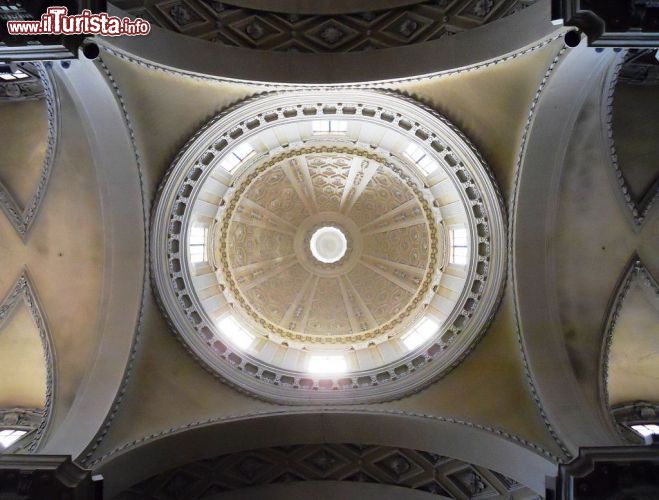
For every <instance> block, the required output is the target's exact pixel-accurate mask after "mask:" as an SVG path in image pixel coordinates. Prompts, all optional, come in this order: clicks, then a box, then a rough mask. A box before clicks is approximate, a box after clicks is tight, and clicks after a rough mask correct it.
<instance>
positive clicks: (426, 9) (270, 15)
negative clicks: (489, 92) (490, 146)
mask: <svg viewBox="0 0 659 500" xmlns="http://www.w3.org/2000/svg"><path fill="white" fill-rule="evenodd" d="M533 3H535V0H457V1H456V0H431V1H426V2H419V3H415V4H412V5H406V6H401V7H394V8H388V9H386V10H367V11H364V12H359V13H346V14H336V15H309V14H295V13H287V14H284V13H280V12H269V11H264V10H252V9H246V8H242V7H239V6H234V5H232V4H231V2H222V1H219V0H185V1H184V0H167V1H164V2H157V1H147V2H144V3H141V2H140V3H138V2H131V1H130V0H128V1H126V0H118V1H117V2H115V4H116V5H117V6H118V7H120V8H122V9H124V10H127V11H128V12H130V13H131V14H133V15H135V16H139V17H142V18H144V19H146V20H148V21H149V22H151V23H152V24H154V25H156V26H160V27H162V28H164V29H167V30H172V31H175V32H178V33H181V34H184V35H187V36H194V37H198V38H202V39H204V40H207V41H210V42H215V43H220V44H223V45H228V46H232V47H244V48H250V49H258V50H273V51H285V52H315V53H319V52H354V51H363V50H377V49H383V48H390V47H399V46H403V45H409V44H415V43H421V42H425V41H430V40H436V39H439V38H442V37H444V36H451V35H454V34H455V33H459V32H461V31H465V30H469V29H472V28H476V27H478V26H482V25H484V24H487V23H490V22H492V21H495V20H496V19H500V18H501V17H505V16H507V15H510V14H513V13H515V12H517V11H519V10H521V9H523V8H525V7H527V6H528V5H531V4H533Z"/></svg>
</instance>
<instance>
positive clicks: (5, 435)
mask: <svg viewBox="0 0 659 500" xmlns="http://www.w3.org/2000/svg"><path fill="white" fill-rule="evenodd" d="M25 434H27V431H22V430H19V429H3V430H0V449H2V450H6V449H7V448H9V447H10V446H11V445H12V444H14V443H15V442H16V441H18V440H19V439H20V438H22V437H23V436H24V435H25Z"/></svg>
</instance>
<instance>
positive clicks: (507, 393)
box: [84, 40, 562, 463]
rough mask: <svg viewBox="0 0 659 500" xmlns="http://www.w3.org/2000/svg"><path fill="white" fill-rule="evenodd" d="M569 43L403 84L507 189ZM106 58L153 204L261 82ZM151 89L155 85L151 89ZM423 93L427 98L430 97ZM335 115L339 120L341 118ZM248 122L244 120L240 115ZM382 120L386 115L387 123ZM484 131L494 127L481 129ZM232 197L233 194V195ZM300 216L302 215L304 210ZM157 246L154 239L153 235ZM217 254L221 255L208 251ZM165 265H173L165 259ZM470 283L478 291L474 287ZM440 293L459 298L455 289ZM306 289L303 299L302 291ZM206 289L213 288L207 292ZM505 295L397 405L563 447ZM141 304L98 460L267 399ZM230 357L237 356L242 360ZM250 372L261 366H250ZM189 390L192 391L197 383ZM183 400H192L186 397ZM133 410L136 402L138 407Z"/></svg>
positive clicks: (92, 450)
mask: <svg viewBox="0 0 659 500" xmlns="http://www.w3.org/2000/svg"><path fill="white" fill-rule="evenodd" d="M561 44H562V42H561V41H560V40H558V41H556V42H555V43H554V44H552V43H551V42H549V41H547V42H546V43H542V44H538V46H534V48H533V49H529V51H528V52H525V53H524V54H520V55H519V57H511V58H508V59H504V60H503V61H501V62H500V63H497V64H493V65H486V66H484V67H483V68H477V69H473V70H470V71H464V72H456V73H455V74H451V75H447V76H443V77H442V76H440V77H435V78H434V79H432V80H429V81H415V82H414V83H410V84H408V85H407V86H405V84H401V87H402V90H405V91H407V92H415V93H416V92H418V93H419V95H420V96H422V97H424V100H432V102H433V104H434V105H435V107H439V108H440V109H442V111H444V109H443V108H444V107H446V110H447V111H448V112H449V113H448V114H450V116H451V118H452V119H453V120H455V121H456V122H457V123H459V124H461V125H462V124H464V123H467V124H468V129H469V135H470V136H472V135H476V136H477V137H478V138H479V146H480V144H481V143H486V144H487V145H488V150H489V152H490V153H492V154H488V157H492V158H494V160H493V165H491V166H492V170H493V171H495V172H496V175H497V178H500V179H503V184H502V185H503V189H505V190H506V191H509V190H510V183H509V182H508V181H509V179H510V176H511V172H510V171H509V170H510V167H509V163H508V161H507V158H508V157H509V156H514V155H515V150H516V140H515V138H514V137H513V135H514V136H515V137H517V133H518V131H519V130H521V125H520V124H523V120H525V119H526V117H527V115H528V107H529V103H528V102H530V100H531V98H532V97H533V95H534V92H535V91H536V89H537V85H538V83H539V82H540V81H541V80H542V75H543V74H544V72H545V71H546V68H547V64H549V63H550V62H551V60H552V59H553V58H554V56H555V52H556V51H557V50H558V48H559V46H560V45H561ZM102 61H103V62H102V65H101V68H102V70H103V74H104V75H105V76H106V77H107V78H108V81H110V82H112V84H113V86H114V89H115V92H117V94H118V95H120V96H121V101H122V103H123V106H124V109H123V111H124V113H125V116H126V117H127V118H126V119H127V120H128V122H129V123H130V127H131V130H132V131H133V134H134V135H133V138H134V145H135V148H136V154H139V158H140V161H141V164H142V175H143V179H144V189H145V200H147V203H148V201H149V200H154V199H156V197H155V194H156V191H157V188H158V184H159V183H160V182H161V181H162V179H163V174H164V172H165V171H166V170H167V168H168V166H170V163H171V161H172V159H173V158H175V157H176V155H177V152H178V151H179V149H180V147H181V146H182V145H183V144H184V143H185V141H186V140H188V139H189V137H190V136H191V135H192V134H193V133H194V131H196V130H198V129H199V127H201V126H202V125H203V124H204V123H206V122H207V120H208V117H209V110H213V113H216V112H219V111H221V110H223V109H228V108H229V107H230V106H231V104H232V103H235V102H237V101H239V100H240V99H242V98H245V97H247V96H249V95H251V94H253V93H254V92H255V91H257V90H262V89H263V88H262V87H251V86H250V85H249V84H239V83H228V82H218V81H214V80H211V79H204V78H197V77H195V78H189V77H186V76H183V75H179V74H176V73H175V72H168V71H161V70H159V69H156V68H151V67H150V66H148V65H142V64H137V63H133V62H130V61H129V60H126V59H124V58H120V57H115V56H113V55H111V54H110V53H106V52H103V54H102ZM531 74H532V75H535V78H530V77H529V75H531ZM155 87H157V89H158V91H157V92H153V91H147V89H153V88H155ZM460 89H463V90H464V89H469V92H464V93H462V92H460ZM481 91H482V92H483V93H487V96H485V95H482V96H481V100H479V99H478V96H476V95H475V94H477V93H478V94H480V93H481ZM426 96H430V97H431V98H430V99H426ZM513 96H516V97H518V98H519V101H520V102H519V103H518V102H517V100H515V105H510V106H504V105H503V103H508V102H510V101H511V99H512V98H513ZM483 99H484V100H485V101H488V102H495V103H499V104H497V106H493V107H490V108H489V109H486V108H483V107H482V105H483V102H484V101H483ZM254 102H256V100H254ZM442 103H444V104H442ZM448 103H451V106H448ZM295 104H296V105H297V104H299V103H295ZM247 105H251V104H249V103H247ZM254 109H256V110H257V111H256V114H258V113H259V112H261V113H262V112H263V111H264V110H263V109H259V107H258V105H257V104H254ZM282 114H283V112H282ZM333 118H335V119H339V118H338V117H336V116H335V117H333ZM291 119H292V118H291ZM378 120H380V119H379V118H378ZM241 121H243V120H239V121H238V122H237V123H240V122H241ZM382 122H383V123H385V121H384V120H382ZM518 122H519V123H518ZM479 123H482V124H483V127H485V128H484V129H483V130H481V129H480V128H479V127H478V124H479ZM244 124H245V131H244V132H243V134H244V135H243V136H240V138H241V140H242V138H245V137H246V134H249V133H250V130H251V129H250V128H249V127H251V126H253V125H254V123H253V122H252V120H250V119H247V120H244ZM497 124H499V125H497ZM247 125H249V126H247ZM509 125H510V126H513V129H514V130H515V133H514V134H510V135H508V134H503V132H502V130H503V129H504V128H505V127H508V126H509ZM485 129H487V130H488V131H490V133H488V134H485V133H481V132H484V130H485ZM254 130H255V129H254ZM236 136H237V134H236ZM237 137H238V136H237ZM293 137H295V134H293ZM269 140H270V141H281V142H280V143H279V146H280V147H282V148H283V146H284V145H285V144H287V143H288V142H289V141H290V140H293V139H287V138H286V137H285V136H283V137H279V138H275V137H270V139H269ZM295 140H299V138H298V139H295ZM488 141H489V142H488ZM238 142H240V141H238ZM236 144H237V143H236ZM264 144H267V143H264ZM227 151H228V150H227ZM248 170H249V168H247V167H245V169H244V171H245V172H247V171H248ZM216 180H217V179H216ZM220 181H221V182H220V184H224V185H225V186H227V188H229V187H231V186H229V184H231V183H230V182H228V177H225V178H224V180H222V179H221V178H220ZM488 182H490V181H488ZM238 185H239V183H236V185H235V186H234V187H238ZM232 189H233V188H232ZM227 194H229V193H227ZM207 195H208V196H206V197H205V198H204V201H206V202H208V203H219V198H218V197H217V193H216V195H212V193H210V192H209V193H207ZM296 196H297V195H296ZM465 196H466V194H465ZM220 198H221V197H220ZM227 199H231V198H230V196H229V197H227ZM291 199H295V198H294V197H293V198H291ZM467 199H469V198H468V196H467ZM451 201H452V200H451V199H450V198H447V199H446V200H445V202H446V203H450V202H451ZM443 203H444V202H442V203H441V204H443ZM147 206H148V210H149V211H150V210H151V209H152V208H153V207H152V206H151V205H149V204H148V205H147ZM291 206H292V205H291ZM294 212H295V211H292V213H294ZM300 213H303V212H302V209H300ZM151 247H152V248H154V246H153V244H152V245H151ZM371 249H372V251H373V252H377V251H378V250H381V248H380V245H379V244H374V245H371ZM210 255H215V253H214V252H210ZM405 262H411V261H405ZM167 269H170V267H169V264H167ZM171 269H174V268H171ZM451 286H454V285H451ZM468 289H469V290H470V291H471V288H468ZM474 290H475V289H474ZM443 293H446V294H447V296H451V293H450V287H448V288H447V290H446V291H443ZM302 296H303V297H304V294H302ZM203 298H206V296H202V299H203ZM504 300H505V302H504V303H505V306H504V307H502V309H500V310H499V317H498V318H495V320H494V326H493V327H492V330H491V331H490V332H489V333H488V335H486V336H485V337H484V339H483V340H482V341H481V343H480V344H479V347H478V348H477V349H475V350H474V351H473V352H471V353H470V354H469V356H467V357H466V358H465V359H464V361H462V362H461V364H460V365H459V366H458V367H457V368H455V370H454V371H452V372H451V376H448V377H445V378H444V379H443V380H442V381H440V382H438V383H436V384H434V385H433V386H431V387H430V388H429V389H427V390H426V391H425V392H422V393H420V394H418V395H417V396H412V397H410V398H407V399H406V400H403V401H402V402H400V403H398V402H396V403H389V404H390V405H392V407H398V406H399V405H403V406H406V407H409V408H417V407H418V408H425V409H424V410H423V411H424V412H429V413H430V414H450V415H458V416H460V417H462V418H464V420H466V421H475V422H480V423H485V424H487V423H488V422H494V421H498V419H499V418H502V419H503V422H505V423H502V426H503V427H504V428H509V429H511V430H515V429H516V430H517V431H518V432H519V433H520V434H521V435H522V436H524V437H526V438H529V439H531V440H536V439H537V440H539V441H540V442H542V443H543V446H545V447H547V448H548V449H551V450H552V452H554V453H556V454H559V453H560V450H559V449H557V448H556V447H554V445H553V443H552V441H551V437H549V435H548V434H546V433H545V430H544V424H543V422H542V419H541V417H540V416H539V415H538V414H537V413H536V410H535V404H534V402H533V400H532V399H531V398H530V397H527V395H526V394H527V393H526V391H527V385H526V384H527V381H526V379H525V378H524V376H523V374H522V371H521V368H520V364H519V351H518V349H519V346H518V343H517V340H516V338H515V337H514V331H515V330H514V323H513V322H512V319H511V315H510V313H511V309H510V307H509V301H510V297H509V296H508V297H507V298H506V299H504ZM143 311H144V313H143V324H142V326H141V328H140V330H139V331H138V341H137V345H138V349H137V355H136V356H135V358H134V361H131V365H130V369H129V371H128V374H129V378H128V381H127V383H126V384H125V387H126V390H125V392H124V391H122V393H121V397H120V398H119V399H118V403H117V405H116V407H117V408H118V410H117V411H113V412H112V415H111V418H110V419H109V420H108V423H107V425H106V426H105V427H104V430H103V433H102V434H101V435H100V436H99V439H98V440H97V441H96V442H94V443H93V446H90V447H89V449H88V450H87V451H86V452H85V454H84V456H85V460H86V461H87V463H95V462H94V460H96V458H95V457H99V456H103V455H104V454H106V453H108V452H109V451H110V450H112V449H114V448H116V447H117V446H118V445H121V443H125V442H132V441H134V440H137V439H139V438H140V437H142V436H144V435H147V434H151V433H153V432H158V429H163V428H169V427H172V428H174V427H177V426H179V425H187V424H189V423H190V422H195V421H198V420H199V419H205V418H213V417H216V416H220V415H223V414H225V413H227V412H230V413H234V414H236V413H237V414H240V413H241V412H242V413H246V414H249V412H251V411H253V410H254V409H255V408H260V407H261V405H262V404H263V403H262V402H260V401H258V400H255V399H253V398H250V397H248V396H246V395H244V394H239V393H238V392H237V391H232V390H230V389H228V388H227V387H226V386H224V384H221V383H218V382H217V381H213V380H212V378H209V377H208V375H207V374H205V373H204V372H203V371H201V370H199V366H198V364H196V363H195V362H194V360H193V359H191V357H190V356H189V355H188V353H186V352H184V350H183V349H181V345H180V343H177V342H176V341H174V340H173V339H172V338H171V337H170V336H169V335H168V329H167V325H166V323H165V322H164V321H163V319H162V317H161V316H160V315H159V314H158V312H157V309H155V305H154V303H153V301H152V299H151V297H150V296H147V297H146V299H145V303H144V306H143ZM351 327H352V326H351ZM200 338H201V337H200ZM289 342H290V341H289ZM231 359H232V360H235V358H234V357H231ZM470 360H472V362H470ZM250 369H252V370H253V368H251V367H250ZM491 371H496V373H499V374H501V376H500V377H489V376H487V375H486V374H487V373H490V372H491ZM171 373H176V374H177V376H176V377H175V378H172V377H171V376H170V375H171ZM186 387H188V388H189V387H194V388H195V389H194V390H193V391H189V390H188V389H186ZM268 387H269V388H272V390H278V389H279V388H280V386H278V385H277V384H272V385H271V386H268ZM269 390H270V389H269ZM165 394H166V397H165V396H164V395H165ZM492 394H497V398H498V401H497V403H496V404H488V403H486V402H487V401H490V398H491V395H492ZM270 397H272V394H270ZM183 401H185V402H186V403H185V404H182V402H183ZM119 402H120V403H121V405H119ZM511 404H512V405H516V406H517V408H518V411H517V412H516V413H515V414H510V413H507V412H503V410H502V409H503V408H504V407H508V406H509V405H511ZM137 407H139V411H138V412H137V413H135V410H136V408H137ZM156 414H157V415H158V417H157V419H156V420H154V418H152V416H153V415H156ZM495 414H496V416H495Z"/></svg>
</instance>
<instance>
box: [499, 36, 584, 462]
mask: <svg viewBox="0 0 659 500" xmlns="http://www.w3.org/2000/svg"><path fill="white" fill-rule="evenodd" d="M566 51H567V46H565V45H564V46H562V47H561V48H560V49H559V50H558V52H557V54H556V56H555V57H554V59H553V60H552V61H551V63H550V64H549V66H548V67H547V70H546V71H545V74H544V75H543V77H542V80H541V81H540V84H539V86H538V89H537V90H536V92H535V95H534V96H533V100H532V101H531V104H530V108H529V114H528V118H527V120H526V123H525V124H524V130H523V132H522V139H521V143H520V147H519V151H518V154H517V160H516V164H515V173H514V178H513V189H512V196H511V198H510V202H509V209H508V213H509V219H510V222H509V225H508V248H509V249H510V251H509V252H508V272H509V275H508V277H509V280H510V283H511V288H512V292H513V297H514V300H513V304H514V310H515V329H516V332H517V342H518V345H519V350H520V354H521V357H522V363H523V366H524V375H525V377H526V381H527V382H528V386H529V389H530V391H531V396H532V397H533V401H534V402H535V404H536V407H537V408H538V411H539V412H540V416H541V418H542V420H543V422H544V424H545V427H546V428H547V430H548V431H549V433H550V434H551V436H552V438H553V439H554V441H555V442H556V444H557V445H558V446H559V448H560V449H561V451H562V452H563V454H564V455H565V457H566V458H567V459H570V458H571V457H572V456H573V455H572V454H571V452H570V450H568V448H567V447H566V446H565V444H564V443H563V441H562V440H561V439H560V437H559V436H558V434H557V433H556V431H555V429H554V427H553V425H552V423H551V422H550V420H549V417H548V416H547V414H546V412H545V409H544V407H543V404H542V400H541V398H540V396H539V394H538V391H537V389H536V386H535V381H534V380H533V377H532V375H531V369H530V367H529V361H528V358H527V354H526V349H525V347H524V340H523V338H522V328H521V324H520V317H519V302H518V300H517V287H516V286H515V267H514V262H513V260H514V236H515V235H514V227H515V218H516V216H517V213H516V211H517V195H518V193H519V181H520V174H521V170H522V163H523V161H524V154H525V151H526V146H527V141H528V137H529V133H530V130H531V126H532V124H533V119H534V116H535V112H536V108H537V106H538V102H539V101H540V98H541V96H542V93H543V91H544V90H545V88H546V86H547V84H548V82H549V79H550V77H551V75H552V73H553V71H554V69H555V68H556V67H557V65H558V64H559V62H560V61H561V59H562V57H563V56H564V55H565V53H566Z"/></svg>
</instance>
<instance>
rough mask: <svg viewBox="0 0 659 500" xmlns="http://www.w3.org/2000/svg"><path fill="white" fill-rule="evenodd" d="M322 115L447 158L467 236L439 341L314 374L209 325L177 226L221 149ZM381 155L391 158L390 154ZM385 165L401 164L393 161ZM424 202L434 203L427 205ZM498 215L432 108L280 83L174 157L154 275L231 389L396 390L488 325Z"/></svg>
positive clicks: (500, 272) (356, 397) (498, 269)
mask: <svg viewBox="0 0 659 500" xmlns="http://www.w3.org/2000/svg"><path fill="white" fill-rule="evenodd" d="M323 116H325V117H332V118H340V117H342V116H343V117H344V119H353V120H360V121H363V122H364V123H370V122H373V123H377V124H385V126H386V127H387V128H389V129H394V130H396V131H397V133H400V134H402V136H403V137H405V138H407V140H409V141H412V142H415V143H418V144H419V145H423V147H424V148H426V149H425V151H426V154H428V155H429V156H430V157H432V158H435V159H436V161H437V162H439V163H440V164H441V165H444V166H443V167H442V168H444V169H446V172H447V175H449V177H450V179H451V182H453V183H454V184H455V186H456V189H458V191H459V193H460V194H459V195H458V196H459V199H461V200H462V201H461V203H464V204H465V207H466V208H465V214H466V217H467V219H468V220H469V222H468V224H467V227H468V231H469V232H470V241H473V242H474V247H473V252H472V261H471V264H470V267H469V268H468V269H467V278H466V279H467V282H466V285H465V287H464V289H463V292H461V295H460V299H459V303H458V305H457V306H455V308H453V309H452V310H451V312H450V313H449V312H447V314H448V317H447V319H446V323H445V324H446V334H447V335H445V337H444V338H443V341H439V340H437V342H433V343H431V345H427V346H425V347H424V350H423V352H417V351H416V350H413V351H410V352H409V353H406V355H405V356H404V357H401V358H400V359H398V360H397V361H396V362H390V363H389V364H387V365H383V366H378V367H377V368H372V369H369V370H368V371H366V370H364V371H360V372H358V373H344V374H341V375H334V376H312V375H309V374H305V373H302V372H298V371H290V370H285V369H280V368H279V367H277V366H273V365H272V364H270V365H269V366H267V365H264V364H263V363H261V362H260V361H259V360H258V359H256V358H254V357H253V356H250V355H249V354H248V353H245V352H243V351H240V350H236V349H235V348H234V347H232V346H231V345H227V344H225V343H223V342H221V341H220V340H218V339H215V338H214V335H213V333H212V332H213V331H214V330H215V328H216V327H215V326H214V324H213V322H212V320H210V319H209V317H208V314H207V313H206V312H204V310H203V309H202V307H201V305H200V300H199V299H198V298H196V297H195V295H196V292H195V291H194V288H193V284H192V280H191V278H190V276H188V275H187V274H185V273H189V272H190V269H189V263H188V262H187V258H186V255H187V254H186V253H184V252H185V251H184V248H186V246H187V244H186V241H187V240H185V238H184V235H185V232H186V231H187V227H188V226H189V225H190V218H191V213H192V212H193V208H192V207H193V206H194V199H193V197H191V193H198V192H200V189H201V188H200V186H201V185H202V183H203V182H204V180H205V179H206V178H208V176H209V175H210V172H211V171H212V168H211V166H212V165H216V164H217V163H218V162H219V161H220V160H221V159H222V157H223V155H224V154H226V151H230V150H231V148H232V147H234V146H235V144H238V143H239V142H240V141H244V140H246V138H248V137H251V135H255V134H257V133H260V130H261V129H262V128H267V127H269V126H273V124H277V125H281V124H284V125H285V124H288V123H291V124H293V123H296V122H297V121H299V120H310V119H312V118H313V117H316V119H317V118H319V117H323ZM289 147H292V146H289V145H286V148H289ZM364 147H367V146H364ZM370 147H374V146H370ZM264 161H268V160H267V158H266V160H264ZM383 161H385V163H387V164H389V163H391V162H392V161H393V157H391V161H390V160H383ZM209 165H211V166H209ZM390 167H391V168H398V167H397V166H396V164H394V163H392V164H391V165H390ZM213 168H214V167H213ZM249 175H252V174H249ZM238 189H239V188H238ZM195 196H196V195H195ZM219 206H222V205H221V204H220V205H218V207H219ZM228 206H229V207H231V201H230V202H229V205H228ZM428 211H429V212H432V210H431V209H430V208H428ZM431 216H432V215H431ZM505 224H506V222H505V210H504V208H503V201H502V197H501V194H500V192H499V189H498V187H497V185H496V181H495V179H494V177H493V176H492V174H491V172H490V170H489V168H488V167H487V166H486V164H485V162H484V160H483V158H482V157H481V156H480V154H479V153H478V152H477V151H476V149H475V148H474V147H473V146H472V145H471V143H470V142H469V141H468V139H467V138H466V137H465V136H464V135H463V134H462V133H461V132H460V131H458V130H457V129H456V128H455V127H454V126H453V125H452V124H450V123H449V122H448V121H446V120H445V119H444V118H443V117H441V116H440V115H439V114H437V113H436V112H435V111H434V110H432V109H430V108H427V107H425V106H423V105H420V104H419V103H417V102H416V101H413V100H411V99H409V98H405V97H403V96H399V95H397V94H393V93H384V92H374V91H370V92H366V91H352V92H350V91H345V92H337V91H335V92H334V93H331V92H327V93H323V94H322V95H317V94H305V93H293V92H291V93H277V94H271V95H269V96H266V97H260V98H256V99H250V100H248V101H246V102H243V103H241V104H240V105H238V106H236V107H234V108H232V109H230V110H228V111H227V112H225V113H222V114H221V115H219V116H218V117H216V118H215V119H214V120H212V121H211V122H210V123H209V124H208V125H207V126H205V127H204V128H203V129H202V130H200V131H199V132H198V133H197V134H196V135H195V136H194V137H193V138H192V139H191V140H190V141H189V142H188V144H187V145H186V146H185V147H184V148H183V150H182V151H181V153H180V154H179V156H178V157H177V158H176V159H175V160H174V162H173V164H172V167H171V169H170V171H169V172H168V174H167V177H166V179H165V180H164V181H163V183H162V184H161V188H160V190H159V194H158V200H157V202H156V204H155V211H154V221H153V231H152V237H153V241H152V244H151V248H152V251H153V256H152V265H153V271H152V275H153V278H154V283H155V288H156V291H157V297H158V300H159V301H160V303H161V305H162V306H163V312H164V313H165V315H166V317H167V319H168V321H169V323H170V326H172V329H173V331H174V332H175V333H176V334H178V335H180V336H181V337H182V338H183V340H184V343H185V344H187V345H188V348H189V349H191V350H192V351H194V352H195V354H196V356H195V357H197V358H199V359H201V360H203V362H202V366H204V367H205V368H208V369H209V370H210V372H211V373H213V374H214V375H215V376H217V377H219V378H221V379H222V380H224V381H225V382H227V383H229V384H230V385H232V386H233V387H236V388H237V389H238V390H242V391H247V392H248V393H251V394H253V395H257V396H258V397H261V398H263V399H266V400H270V401H275V402H283V403H287V404H308V403H309V401H313V402H317V403H318V404H325V403H328V402H332V401H342V402H343V403H356V402H364V401H365V400H368V401H381V400H390V399H397V398H400V397H402V396H403V395H406V394H409V393H411V392H416V391H418V390H420V389H421V388H423V387H425V386H427V385H428V384H430V383H432V382H434V381H435V380H437V379H438V378H439V377H441V376H444V375H445V374H446V373H448V372H449V371H450V370H451V369H453V368H454V367H455V366H457V365H458V364H459V363H460V362H461V361H462V360H463V359H464V358H465V356H466V355H467V354H468V353H469V352H470V351H471V349H472V348H473V345H475V343H476V342H477V341H478V339H479V338H480V337H481V336H482V335H483V334H484V333H485V332H486V331H487V327H488V325H489V324H490V322H491V321H492V319H493V317H494V314H495V313H496V311H497V307H498V304H499V303H500V300H501V296H502V292H503V281H504V279H503V278H504V275H505V262H506V258H505V251H506V250H505ZM426 300H430V299H426Z"/></svg>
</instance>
